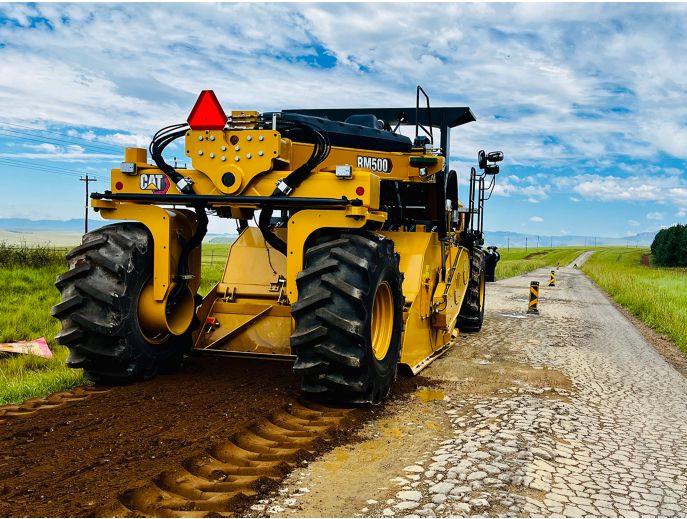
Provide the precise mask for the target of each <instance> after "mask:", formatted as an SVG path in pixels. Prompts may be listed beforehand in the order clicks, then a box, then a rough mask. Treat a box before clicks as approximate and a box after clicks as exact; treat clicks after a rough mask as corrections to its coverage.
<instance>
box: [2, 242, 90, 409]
mask: <svg viewBox="0 0 687 519" xmlns="http://www.w3.org/2000/svg"><path fill="white" fill-rule="evenodd" d="M65 269H66V262H65V261H64V253H63V252H62V251H56V250H54V249H51V248H48V247H39V248H35V249H34V248H32V249H29V248H26V247H19V248H17V247H10V246H7V245H6V244H2V243H0V276H2V280H3V287H2V291H0V301H1V303H0V309H2V310H1V311H0V342H15V341H28V340H33V339H38V338H39V337H45V338H46V339H47V341H48V344H49V345H50V349H51V350H52V351H53V354H54V357H53V358H52V359H43V358H40V357H35V356H33V355H16V356H14V355H9V354H2V353H0V405H2V404H8V403H19V402H22V401H24V400H26V399H28V398H32V397H36V396H44V395H48V394H50V393H54V392H55V391H61V390H64V389H68V388H71V387H74V386H75V385H79V384H83V383H84V382H85V381H84V379H83V375H82V373H81V371H80V370H73V369H69V368H67V366H66V364H65V361H66V359H67V356H68V350H67V348H65V347H63V346H59V345H57V344H56V342H55V335H56V334H57V332H58V331H59V329H60V326H59V323H58V322H57V320H55V319H53V318H52V317H51V316H50V308H51V307H52V306H53V305H54V304H56V303H58V302H59V299H60V294H59V292H58V291H57V289H56V288H55V286H54V283H55V278H56V277H57V276H58V275H59V274H61V273H62V272H64V270H65Z"/></svg>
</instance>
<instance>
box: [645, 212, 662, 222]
mask: <svg viewBox="0 0 687 519" xmlns="http://www.w3.org/2000/svg"><path fill="white" fill-rule="evenodd" d="M646 218H647V220H663V218H665V214H663V213H659V212H653V213H647V215H646Z"/></svg>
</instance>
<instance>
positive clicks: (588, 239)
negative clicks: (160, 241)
mask: <svg viewBox="0 0 687 519" xmlns="http://www.w3.org/2000/svg"><path fill="white" fill-rule="evenodd" d="M108 223H110V222H105V221H102V220H91V221H89V228H90V229H97V228H99V227H102V226H103V225H107V224H108ZM0 230H3V231H5V232H9V233H18V234H21V233H25V232H27V233H31V232H43V233H44V232H49V231H54V232H70V233H73V232H80V231H82V230H83V220H82V219H78V218H75V219H72V220H29V219H26V218H0ZM655 235H656V233H655V232H643V233H639V234H634V235H632V236H626V237H624V238H609V237H603V236H577V235H566V236H549V235H544V234H540V235H537V234H524V233H519V232H508V231H486V232H485V243H486V244H487V245H496V246H498V247H508V246H509V244H510V246H511V247H525V246H527V247H533V248H534V247H537V246H539V247H550V246H552V245H553V246H554V247H567V246H582V247H584V246H593V245H630V246H633V245H634V246H645V247H646V246H649V245H651V242H652V241H653V240H654V236H655ZM235 237H236V235H234V234H208V236H207V237H206V239H205V241H206V242H209V243H231V242H233V241H234V239H235Z"/></svg>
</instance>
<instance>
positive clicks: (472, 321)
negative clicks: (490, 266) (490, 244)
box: [456, 247, 486, 333]
mask: <svg viewBox="0 0 687 519" xmlns="http://www.w3.org/2000/svg"><path fill="white" fill-rule="evenodd" d="M484 267H485V264H484V251H483V250H482V249H480V248H479V247H475V248H473V249H472V250H471V251H470V281H468V288H467V291H466V292H465V298H464V299H463V304H462V305H461V307H460V313H459V314H458V320H457V321H456V326H458V330H459V331H461V332H467V333H474V332H478V331H480V330H481V329H482V323H483V322H484V301H485V298H486V290H485V283H484V270H485V269H484Z"/></svg>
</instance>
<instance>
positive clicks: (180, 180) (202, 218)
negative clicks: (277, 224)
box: [148, 123, 208, 313]
mask: <svg viewBox="0 0 687 519" xmlns="http://www.w3.org/2000/svg"><path fill="white" fill-rule="evenodd" d="M188 129H189V126H188V124H187V123H181V124H173V125H171V126H166V127H165V128H162V129H161V130H159V131H158V132H156V133H155V135H154V136H153V139H152V141H150V146H148V151H149V152H150V156H151V157H152V159H153V160H154V161H155V164H156V165H157V167H158V168H160V170H161V171H162V172H163V173H165V174H166V175H167V176H168V177H169V178H171V179H172V181H173V182H174V183H175V184H176V185H177V187H178V188H179V190H180V191H181V192H182V193H185V194H187V195H191V194H194V193H195V191H194V190H193V185H192V183H191V182H190V181H187V180H186V179H185V178H184V177H183V175H181V173H179V172H178V171H177V170H176V169H174V168H173V167H172V166H170V165H169V164H167V162H165V159H164V158H163V157H162V152H163V151H164V150H165V148H166V147H167V146H168V145H169V144H170V143H171V142H172V141H174V140H176V139H178V138H179V137H183V136H184V135H185V134H186V132H187V131H188ZM194 209H195V211H196V216H197V219H198V220H197V224H196V230H195V232H194V233H193V236H192V237H191V238H190V239H189V240H188V241H185V242H184V243H183V244H182V247H181V254H180V255H179V262H178V267H177V272H176V277H177V284H176V285H175V287H174V289H173V290H172V292H171V293H170V295H169V298H168V303H167V309H166V311H167V312H168V313H172V312H173V310H174V307H175V306H176V305H177V304H178V303H179V300H180V297H181V296H182V295H183V294H184V289H185V287H186V286H187V285H188V281H189V279H188V274H189V266H188V259H189V256H190V255H191V251H192V250H193V249H195V248H196V247H198V246H199V245H200V244H201V243H202V242H203V238H204V237H205V234H206V233H207V229H208V215H207V213H206V212H205V206H204V205H202V204H198V205H195V206H194Z"/></svg>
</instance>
